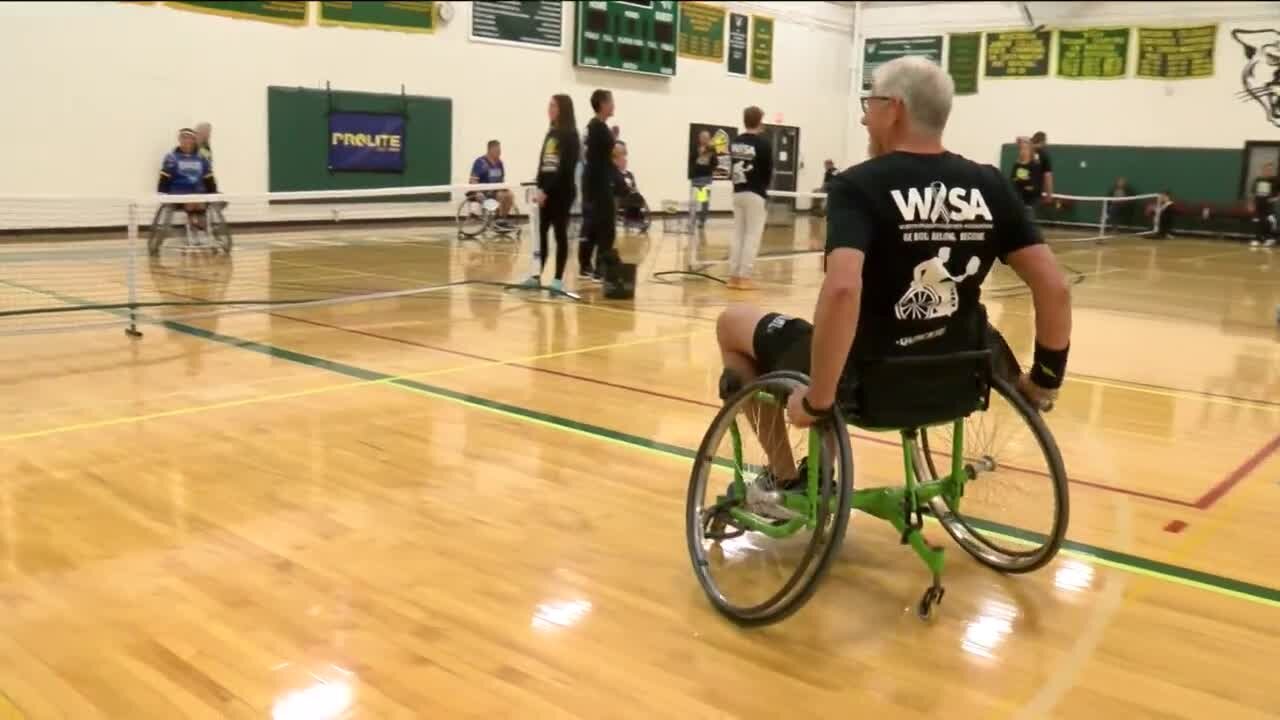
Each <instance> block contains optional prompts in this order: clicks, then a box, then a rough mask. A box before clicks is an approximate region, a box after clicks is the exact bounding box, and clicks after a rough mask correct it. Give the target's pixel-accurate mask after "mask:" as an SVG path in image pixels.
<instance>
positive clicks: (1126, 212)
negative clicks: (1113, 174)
mask: <svg viewBox="0 0 1280 720" xmlns="http://www.w3.org/2000/svg"><path fill="white" fill-rule="evenodd" d="M1134 194H1135V193H1134V192H1133V189H1132V188H1130V187H1129V181H1128V179H1126V178H1125V177H1124V176H1123V175H1120V176H1118V177H1117V178H1116V179H1115V182H1113V183H1112V184H1111V189H1110V190H1108V191H1107V196H1108V197H1110V198H1112V199H1113V200H1114V199H1117V198H1127V197H1131V196H1133V195H1134ZM1132 211H1133V204H1132V203H1128V202H1111V203H1107V225H1109V226H1111V227H1116V226H1118V225H1120V224H1122V223H1123V224H1128V223H1130V222H1131V221H1132V220H1133V218H1132V217H1131V216H1132Z"/></svg>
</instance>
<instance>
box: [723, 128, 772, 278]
mask: <svg viewBox="0 0 1280 720" xmlns="http://www.w3.org/2000/svg"><path fill="white" fill-rule="evenodd" d="M763 121H764V111H763V110H761V109H760V108H758V107H756V106H754V105H752V106H751V107H749V108H747V109H746V110H743V111H742V125H743V131H742V132H741V133H738V137H736V138H734V141H733V143H732V144H730V145H729V154H730V156H731V157H732V162H733V164H732V166H731V167H730V170H729V174H730V179H731V180H733V239H732V240H731V241H730V244H729V283H728V284H729V287H730V288H732V289H734V290H751V289H754V287H755V286H754V285H752V283H751V268H752V266H753V265H755V262H756V253H758V252H760V239H761V237H763V236H764V221H765V217H766V212H767V202H768V192H769V183H770V181H772V180H773V146H772V145H770V144H769V141H768V140H766V139H765V138H764V137H762V136H761V135H760V126H761V123H762V122H763Z"/></svg>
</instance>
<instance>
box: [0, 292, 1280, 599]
mask: <svg viewBox="0 0 1280 720" xmlns="http://www.w3.org/2000/svg"><path fill="white" fill-rule="evenodd" d="M5 284H10V283H5ZM466 284H468V282H467V281H463V282H461V283H456V284H454V283H451V284H449V285H447V286H445V287H449V286H463V285H466ZM21 289H23V290H28V291H31V292H38V293H41V294H44V295H48V296H50V297H57V298H58V299H60V300H63V301H65V302H77V301H79V298H71V297H67V296H63V295H58V294H56V293H50V292H45V291H42V290H37V289H35V288H31V287H25V286H24V287H21ZM155 324H157V325H159V326H160V327H164V328H165V329H168V330H171V331H174V332H177V333H181V334H184V335H189V336H192V337H197V338H201V339H203V340H209V341H211V342H215V343H218V344H221V345H227V346H229V347H236V348H240V349H242V350H248V351H250V352H255V353H258V354H261V355H266V356H268V357H272V358H277V359H281V360H288V361H290V362H294V363H298V364H300V365H305V366H307V367H312V368H317V369H321V370H328V371H330V372H333V373H336V374H339V375H345V376H346V377H351V378H356V379H358V380H365V381H371V382H372V381H381V382H384V383H387V384H390V385H395V386H398V387H401V388H404V389H406V390H410V391H412V392H415V393H418V394H422V395H427V396H432V397H437V398H443V399H446V400H452V401H454V402H457V403H459V404H463V405H467V406H470V407H475V408H479V409H482V410H487V411H490V412H495V413H499V414H503V415H508V416H511V417H514V418H517V419H523V420H525V421H530V422H534V423H538V424H542V425H548V426H551V427H556V428H560V429H563V430H569V431H573V432H576V433H580V434H583V435H587V436H594V437H597V438H600V439H603V440H608V441H612V442H614V443H618V444H622V445H630V446H632V447H635V448H638V449H643V450H649V451H654V452H657V453H659V454H664V455H669V456H673V457H677V458H681V459H685V460H692V459H694V457H696V452H695V451H693V450H690V449H688V448H683V447H680V446H678V445H671V444H669V443H663V442H659V441H656V440H650V439H648V438H642V437H639V436H636V435H631V434H628V433H623V432H620V431H617V430H612V429H609V428H605V427H600V426H597V425H591V424H589V423H583V422H579V421H576V420H571V419H569V418H563V417H559V416H557V415H552V414H550V413H544V412H540V411H537V410H532V409H529V408H522V407H519V406H516V405H509V404H506V403H503V402H499V401H497V400H489V399H487V398H482V397H478V396H475V395H469V394H467V393H462V392H457V391H454V390H448V389H446V388H441V387H435V386H432V385H427V384H426V383H421V382H418V381H416V380H408V379H404V378H398V377H396V376H394V375H388V374H386V373H382V372H378V371H376V370H370V369H367V368H361V367H357V366H355V365H348V364H346V363H342V362H338V361H334V360H326V359H324V358H320V357H316V356H314V355H308V354H306V353H301V352H296V351H293V350H287V349H285V348H279V347H276V346H274V345H269V344H266V343H260V342H257V341H254V340H246V339H243V338H237V337H234V336H231V335H224V334H222V333H218V332H214V331H212V330H205V329H203V328H199V327H195V326H193V325H187V324H185V323H181V322H176V321H173V320H162V321H158V322H156V323H155ZM970 524H972V525H974V526H975V527H977V528H979V529H985V530H988V531H990V532H1001V533H1004V534H1007V535H1012V536H1014V537H1020V538H1023V539H1026V540H1030V541H1033V542H1044V541H1045V540H1047V539H1048V538H1047V536H1045V535H1043V534H1040V533H1036V532H1032V531H1029V530H1023V529H1021V528H1015V527H1012V526H1008V525H1003V524H1000V523H992V522H987V521H977V520H973V519H971V520H970ZM1062 547H1063V548H1065V549H1067V550H1070V551H1072V552H1075V553H1077V554H1079V555H1084V556H1087V557H1093V558H1096V559H1098V560H1099V561H1101V562H1103V563H1109V564H1112V565H1118V566H1121V567H1125V568H1129V569H1132V570H1134V571H1136V572H1139V573H1141V574H1147V575H1155V576H1162V577H1165V578H1168V579H1171V580H1174V581H1176V582H1179V583H1182V584H1190V585H1193V586H1195V585H1199V586H1202V587H1204V588H1207V589H1210V590H1215V591H1219V592H1224V593H1226V594H1234V595H1238V596H1242V597H1245V598H1247V599H1252V600H1255V601H1259V602H1261V603H1262V604H1267V605H1274V606H1278V607H1280V589H1277V588H1272V587H1267V586H1264V585H1257V584H1254V583H1250V582H1246V581H1243V580H1237V579H1235V578H1229V577H1225V576H1222V575H1215V574H1213V573H1208V572H1204V571H1200V570H1195V569H1192V568H1186V567H1181V566H1178V565H1172V564H1169V563H1163V562H1160V561H1157V560H1151V559H1149V558H1144V557H1140V556H1137V555H1130V554H1128V553H1122V552H1119V551H1115V550H1110V549H1107V548H1103V547H1099V546H1094V545H1088V544H1086V543H1081V542H1076V541H1074V540H1064V541H1063V543H1062Z"/></svg>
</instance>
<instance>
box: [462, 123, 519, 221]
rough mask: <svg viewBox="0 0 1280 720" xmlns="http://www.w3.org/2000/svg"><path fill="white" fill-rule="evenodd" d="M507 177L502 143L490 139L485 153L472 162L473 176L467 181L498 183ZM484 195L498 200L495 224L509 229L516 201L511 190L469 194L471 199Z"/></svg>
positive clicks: (471, 182)
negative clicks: (512, 207)
mask: <svg viewBox="0 0 1280 720" xmlns="http://www.w3.org/2000/svg"><path fill="white" fill-rule="evenodd" d="M506 179H507V169H506V167H505V166H504V165H503V164H502V143H500V142H498V141H497V140H490V141H489V145H488V147H487V149H486V150H485V153H484V155H481V156H480V157H478V158H476V160H475V162H473V163H471V176H470V178H469V179H468V180H467V182H469V183H470V184H472V185H489V184H495V185H496V184H501V183H503V182H506ZM482 197H483V198H492V199H495V200H497V201H498V213H497V220H496V221H495V225H496V226H497V227H499V228H502V229H509V228H510V227H511V222H510V220H509V219H508V216H509V215H510V214H511V206H512V204H513V203H514V198H513V197H512V196H511V191H510V190H493V191H484V192H480V193H471V194H469V195H468V199H470V200H479V199H480V198H482Z"/></svg>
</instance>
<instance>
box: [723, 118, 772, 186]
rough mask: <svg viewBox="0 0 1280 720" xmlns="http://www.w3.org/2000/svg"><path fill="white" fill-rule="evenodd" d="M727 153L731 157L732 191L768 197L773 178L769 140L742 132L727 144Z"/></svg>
mask: <svg viewBox="0 0 1280 720" xmlns="http://www.w3.org/2000/svg"><path fill="white" fill-rule="evenodd" d="M729 154H730V155H731V156H732V157H733V166H732V170H731V171H730V173H731V174H730V177H731V178H732V179H733V191H734V192H736V193H739V192H753V193H755V194H757V195H759V196H760V197H762V198H768V191H769V182H770V181H772V180H773V146H772V145H770V144H769V141H768V140H766V139H765V138H763V137H761V136H760V135H758V134H756V133H753V132H752V133H742V134H741V135H738V137H737V138H735V139H734V141H733V143H732V144H730V145H729Z"/></svg>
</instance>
